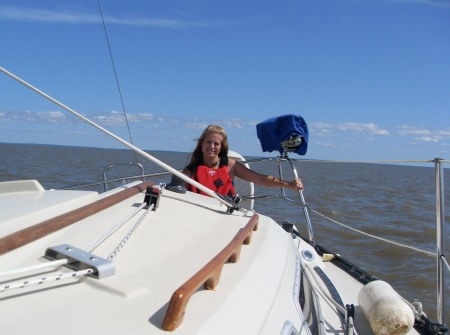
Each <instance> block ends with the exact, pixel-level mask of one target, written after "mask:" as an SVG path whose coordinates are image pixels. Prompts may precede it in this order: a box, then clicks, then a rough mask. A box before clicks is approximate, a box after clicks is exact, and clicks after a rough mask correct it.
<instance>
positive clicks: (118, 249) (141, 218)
mask: <svg viewBox="0 0 450 335" xmlns="http://www.w3.org/2000/svg"><path fill="white" fill-rule="evenodd" d="M153 207H154V205H153V204H151V205H150V206H148V208H147V210H146V211H145V212H144V214H142V216H141V217H140V218H139V220H138V221H137V222H136V223H135V224H134V226H133V227H132V228H131V229H130V230H129V231H128V233H127V234H126V235H125V237H124V238H123V239H122V241H120V243H119V244H118V245H117V247H115V248H114V250H113V251H112V252H111V254H110V255H109V256H108V258H107V260H108V261H111V260H112V259H113V258H114V257H116V256H117V254H118V253H119V251H120V250H122V248H123V247H124V245H125V244H126V243H127V242H128V240H129V239H130V237H131V236H132V235H133V234H134V232H135V231H136V230H137V229H138V227H139V226H140V224H141V223H142V221H143V220H144V218H145V217H146V216H147V214H148V212H149V211H151V210H152V209H153Z"/></svg>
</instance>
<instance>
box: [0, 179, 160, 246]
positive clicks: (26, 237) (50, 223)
mask: <svg viewBox="0 0 450 335" xmlns="http://www.w3.org/2000/svg"><path fill="white" fill-rule="evenodd" d="M154 185H155V183H153V182H151V181H148V182H143V183H140V184H138V185H136V186H133V187H130V188H127V189H125V190H123V191H120V192H118V193H115V194H112V195H110V196H108V197H106V198H103V199H100V200H98V201H96V202H93V203H91V204H88V205H86V206H83V207H80V208H77V209H74V210H72V211H70V212H67V213H64V214H61V215H59V216H57V217H54V218H51V219H48V220H46V221H43V222H40V223H37V224H35V225H33V226H31V227H28V228H25V229H22V230H19V231H17V232H15V233H12V234H9V235H7V236H5V237H3V238H1V239H0V255H3V254H5V253H7V252H9V251H11V250H14V249H17V248H19V247H21V246H23V245H25V244H27V243H30V242H33V241H35V240H37V239H39V238H41V237H44V236H46V235H49V234H51V233H53V232H55V231H57V230H60V229H62V228H65V227H67V226H69V225H71V224H73V223H75V222H78V221H80V220H82V219H84V218H87V217H88V216H90V215H93V214H95V213H98V212H100V211H101V210H103V209H105V208H108V207H111V206H113V205H115V204H117V203H119V202H121V201H123V200H125V199H127V198H129V197H131V196H133V195H135V194H138V193H140V192H143V191H145V190H146V189H147V186H154ZM142 200H143V199H142Z"/></svg>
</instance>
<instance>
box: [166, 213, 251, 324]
mask: <svg viewBox="0 0 450 335" xmlns="http://www.w3.org/2000/svg"><path fill="white" fill-rule="evenodd" d="M258 222H259V216H258V214H254V215H253V216H252V217H251V219H250V220H249V221H248V223H247V224H246V225H245V227H244V228H241V229H239V231H238V233H237V234H236V236H235V237H234V238H233V239H232V240H231V242H230V243H228V245H227V246H226V247H225V248H224V249H223V250H222V251H220V252H219V253H218V254H217V255H216V256H215V257H214V258H213V259H212V260H211V261H209V263H208V264H206V265H205V266H204V267H203V268H202V269H200V271H198V272H197V273H196V274H195V275H193V276H192V277H191V278H190V279H189V280H188V281H186V282H185V283H184V284H183V285H181V286H180V288H178V289H177V290H176V291H175V292H174V293H173V294H172V298H171V299H170V302H169V307H168V308H167V311H166V315H165V317H164V321H163V323H162V326H161V327H162V329H164V330H168V331H173V330H175V329H176V328H177V327H178V326H179V325H180V324H181V322H182V321H183V317H184V314H185V311H186V307H187V304H188V302H189V299H190V298H191V296H192V295H193V294H194V293H195V292H196V291H197V290H198V289H199V288H200V286H202V285H203V286H204V288H205V289H207V290H214V289H215V288H216V287H217V285H218V284H219V281H220V275H221V273H222V268H223V265H224V264H225V262H227V261H228V262H229V263H236V262H237V261H238V260H239V256H240V253H241V247H242V245H243V244H249V243H250V242H251V237H252V233H253V231H256V230H257V229H258Z"/></svg>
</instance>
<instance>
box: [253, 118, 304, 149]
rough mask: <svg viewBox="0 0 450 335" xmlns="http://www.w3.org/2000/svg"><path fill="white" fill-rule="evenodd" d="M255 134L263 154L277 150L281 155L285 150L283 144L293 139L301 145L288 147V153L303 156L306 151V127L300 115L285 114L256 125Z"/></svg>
mask: <svg viewBox="0 0 450 335" xmlns="http://www.w3.org/2000/svg"><path fill="white" fill-rule="evenodd" d="M256 133H257V135H258V138H259V141H260V142H261V148H262V150H263V151H265V152H272V151H274V150H278V151H279V152H280V154H283V153H285V151H286V150H287V149H286V145H283V143H286V141H288V142H292V141H294V140H295V139H297V140H298V141H297V143H299V142H300V140H301V143H300V144H299V145H297V146H290V147H289V150H288V151H291V152H295V153H297V154H299V155H304V154H306V151H307V149H308V126H307V124H306V122H305V120H303V118H302V117H301V116H300V115H294V114H286V115H282V116H278V117H273V118H270V119H267V120H265V121H262V122H260V123H258V124H257V125H256Z"/></svg>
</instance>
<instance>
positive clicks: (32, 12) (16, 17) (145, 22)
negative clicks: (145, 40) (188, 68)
mask: <svg viewBox="0 0 450 335" xmlns="http://www.w3.org/2000/svg"><path fill="white" fill-rule="evenodd" d="M104 19H105V22H106V23H108V24H116V25H125V26H151V27H158V28H169V29H180V28H187V27H219V26H228V25H236V24H242V23H239V22H228V21H194V22H185V21H180V20H174V19H166V18H124V17H123V18H120V17H113V16H107V15H106V16H104ZM0 20H9V21H23V22H38V23H67V24H98V23H101V16H100V15H99V14H98V13H95V14H90V13H80V12H78V13H76V12H69V11H54V10H45V9H35V8H20V7H14V6H0Z"/></svg>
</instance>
